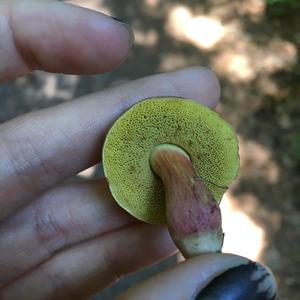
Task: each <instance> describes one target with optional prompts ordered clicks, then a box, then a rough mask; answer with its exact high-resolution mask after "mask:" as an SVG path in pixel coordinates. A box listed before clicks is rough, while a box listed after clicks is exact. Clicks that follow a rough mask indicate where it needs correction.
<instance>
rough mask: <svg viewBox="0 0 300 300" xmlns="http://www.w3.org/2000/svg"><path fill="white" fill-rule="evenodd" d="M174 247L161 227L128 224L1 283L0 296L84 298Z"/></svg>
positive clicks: (150, 262) (11, 299)
mask: <svg viewBox="0 0 300 300" xmlns="http://www.w3.org/2000/svg"><path fill="white" fill-rule="evenodd" d="M166 241H169V242H168V243H166ZM173 249H174V248H173V243H172V242H171V241H170V240H169V237H168V233H167V231H166V230H163V229H162V228H161V227H159V226H155V225H148V224H142V223H140V224H137V225H132V226H128V227H125V228H123V229H122V230H119V231H114V232H111V233H108V234H106V235H104V236H101V237H99V238H97V239H93V240H91V241H88V242H85V243H82V244H80V245H77V246H75V247H73V248H70V249H68V250H65V251H64V252H62V253H58V254H56V255H55V256H54V257H53V258H51V259H50V260H48V261H46V262H44V263H43V264H41V265H40V266H38V267H37V268H36V269H34V270H32V271H31V272H28V273H26V274H25V275H24V276H23V277H21V278H19V279H17V280H15V281H14V282H12V284H10V285H8V286H6V287H4V288H3V289H2V291H0V298H1V296H2V298H1V299H9V300H14V299H16V300H19V299H20V295H22V300H27V299H28V300H40V299H44V300H46V299H49V300H50V299H51V300H52V299H58V300H59V299H64V300H68V299H70V300H71V299H85V297H88V296H90V295H92V294H93V293H95V292H97V291H99V290H100V289H103V288H104V287H107V286H108V285H110V284H112V283H113V282H115V281H116V280H118V279H119V278H120V277H122V276H124V275H126V274H128V273H131V272H133V271H136V270H138V269H139V268H142V267H145V266H147V265H150V264H152V263H154V262H156V261H157V260H158V259H161V258H163V257H164V255H170V253H171V252H172V250H173Z"/></svg>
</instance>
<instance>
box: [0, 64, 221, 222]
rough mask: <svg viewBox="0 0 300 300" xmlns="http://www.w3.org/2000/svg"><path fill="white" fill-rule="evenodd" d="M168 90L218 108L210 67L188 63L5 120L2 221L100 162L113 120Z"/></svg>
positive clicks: (0, 137)
mask: <svg viewBox="0 0 300 300" xmlns="http://www.w3.org/2000/svg"><path fill="white" fill-rule="evenodd" d="M165 95H174V96H180V97H185V98H192V99H195V100H198V101H199V102H202V103H205V104H206V105H209V106H210V107H214V106H215V105H216V104H217V102H218V100H219V95H220V88H219V83H218V81H217V79H216V77H215V75H214V74H213V73H212V72H211V71H209V70H207V69H204V68H198V67H195V68H187V69H183V70H180V71H176V72H171V73H166V74H159V75H154V76H149V77H145V78H142V79H139V80H135V81H132V82H129V83H127V84H124V85H120V86H118V87H114V88H111V89H108V90H106V91H103V92H101V93H97V94H93V95H90V96H87V97H84V98H82V99H79V100H77V101H73V102H68V103H64V104H62V105H59V106H56V107H52V108H49V109H45V110H42V111H39V112H33V113H29V114H27V115H24V116H22V117H19V118H17V119H15V120H12V121H10V122H7V123H5V124H3V125H2V126H1V127H0V157H1V161H0V220H1V219H3V218H5V217H6V216H8V215H9V214H10V213H12V212H13V211H14V210H16V209H17V208H18V207H20V206H21V205H22V204H24V203H25V202H26V201H28V200H30V199H32V197H34V196H35V195H36V194H37V193H40V192H41V191H43V190H45V189H46V188H49V187H51V186H52V185H54V184H56V183H57V182H60V181H61V180H62V179H63V178H66V177H68V176H71V175H74V174H76V173H78V172H80V171H81V170H84V169H86V168H88V167H89V166H91V165H93V164H95V163H96V162H97V161H99V160H100V157H101V146H102V143H103V140H104V137H105V134H106V132H107V129H108V128H109V126H111V124H112V122H113V121H114V120H115V119H116V118H117V117H118V116H119V115H120V114H122V113H123V112H124V111H126V110H127V109H128V108H129V107H130V106H131V105H133V104H134V103H135V102H137V101H139V100H141V99H143V98H147V97H152V96H165ZM24 195H26V197H24Z"/></svg>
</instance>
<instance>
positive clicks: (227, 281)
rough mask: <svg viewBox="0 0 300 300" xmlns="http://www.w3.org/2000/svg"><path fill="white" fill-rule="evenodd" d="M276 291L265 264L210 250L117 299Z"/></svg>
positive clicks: (205, 299) (212, 297) (251, 295)
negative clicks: (211, 252)
mask: <svg viewBox="0 0 300 300" xmlns="http://www.w3.org/2000/svg"><path fill="white" fill-rule="evenodd" d="M275 294H276V284H275V281H274V278H273V276H272V274H271V273H270V271H269V270H267V269H266V268H265V267H263V266H262V265H259V264H257V263H254V262H250V261H249V260H247V259H245V258H242V257H239V256H235V255H225V254H208V255H203V256H199V257H194V258H191V259H188V260H187V261H185V262H184V263H181V264H179V265H177V266H176V267H174V268H172V269H170V270H167V271H165V272H163V273H161V274H159V275H158V276H155V277H153V278H151V279H149V280H147V281H145V282H143V283H142V284H140V285H138V286H135V287H133V288H131V289H129V290H128V291H127V292H125V293H124V294H123V295H122V296H121V297H119V298H117V299H118V300H127V299H130V300H135V299H136V300H139V299H147V300H152V299H153V300H154V299H155V300H159V299H173V300H177V299H178V300H181V299H195V300H197V299H199V300H200V299H201V300H222V299H244V300H248V299H249V300H250V299H251V300H260V299H265V300H271V299H274V297H275Z"/></svg>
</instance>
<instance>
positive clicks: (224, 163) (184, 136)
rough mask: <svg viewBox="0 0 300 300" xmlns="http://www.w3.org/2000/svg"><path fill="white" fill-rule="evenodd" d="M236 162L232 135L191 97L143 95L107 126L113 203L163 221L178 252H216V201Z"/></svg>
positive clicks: (218, 220)
mask: <svg viewBox="0 0 300 300" xmlns="http://www.w3.org/2000/svg"><path fill="white" fill-rule="evenodd" d="M238 168H239V155H238V141H237V138H236V135H235V133H234V132H233V130H232V128H231V127H230V125H229V124H228V123H227V122H225V121H224V120H223V119H222V118H221V117H220V116H219V115H218V114H217V113H216V112H213V111H211V110H210V109H209V108H207V107H206V106H204V105H202V104H199V103H198V102H195V101H193V100H188V99H182V98H176V97H159V98H149V99H145V100H143V101H141V102H139V103H137V104H135V105H134V106H133V107H131V108H130V109H129V110H128V111H127V112H125V113H124V114H123V115H122V116H121V117H120V118H118V120H117V121H116V122H115V123H114V124H113V126H112V127H111V129H110V130H109V132H108V134H107V137H106V140H105V143H104V147H103V169H104V174H105V177H106V178H107V181H108V183H109V187H110V190H111V193H112V195H113V197H114V198H115V200H116V201H117V203H118V204H119V205H120V206H121V207H122V208H124V209H125V210H126V211H127V212H129V213H130V214H132V215H133V216H135V217H136V218H138V219H140V220H142V221H144V222H148V223H152V224H167V226H168V228H169V231H170V234H171V236H172V238H173V240H174V242H175V244H176V245H177V246H178V248H179V250H180V251H181V252H182V254H183V255H184V256H185V257H190V256H194V255H199V254H201V253H208V252H219V251H221V248H222V244H223V231H222V224H221V212H220V208H219V203H220V201H221V198H222V195H223V194H224V192H225V191H226V190H227V189H228V186H229V185H230V184H231V182H232V181H233V180H234V179H235V178H236V176H237V172H238Z"/></svg>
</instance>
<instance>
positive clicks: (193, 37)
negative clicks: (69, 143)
mask: <svg viewBox="0 0 300 300" xmlns="http://www.w3.org/2000/svg"><path fill="white" fill-rule="evenodd" d="M66 2H72V3H74V4H77V5H81V6H85V7H88V8H91V9H95V10H99V11H102V12H104V13H106V14H109V15H112V16H115V17H117V18H119V19H122V20H124V21H125V22H127V23H128V24H130V26H131V27H132V28H133V30H134V33H135V46H134V47H133V49H132V50H131V53H130V56H129V58H128V59H127V61H126V62H125V64H124V65H122V66H121V67H120V68H118V69H117V70H115V71H113V72H110V73H108V74H104V75H97V76H70V75H62V74H59V75H53V74H47V73H43V72H36V73H34V74H32V75H30V76H27V77H24V78H19V79H17V80H15V81H12V82H9V83H6V84H4V85H2V86H1V87H0V122H4V121H6V120H8V119H11V118H13V117H15V116H17V115H20V114H23V113H26V112H28V111H31V110H36V109H40V108H44V107H48V106H51V105H55V104H57V103H61V102H64V101H70V100H72V99H73V98H75V97H78V96H81V95H85V94H87V93H91V92H95V91H99V90H101V89H103V88H105V87H107V86H109V85H112V84H117V83H122V82H125V81H128V80H131V79H135V78H139V77H142V76H145V75H149V74H153V73H157V72H165V71H171V70H175V69H177V68H181V67H186V66H193V65H204V66H209V67H210V68H212V69H213V70H214V71H215V72H216V73H217V75H218V77H219V78H220V80H221V84H222V104H221V105H220V106H219V107H218V111H219V112H220V113H221V114H222V116H223V117H224V118H225V119H226V120H227V121H228V122H230V123H231V124H232V126H233V127H234V128H235V129H236V131H237V133H238V136H239V141H240V156H241V169H240V173H239V178H238V180H237V181H236V182H235V183H234V184H233V185H232V186H231V188H230V191H229V192H228V193H227V194H226V195H225V196H224V198H223V201H222V205H221V206H222V212H223V217H224V231H225V233H226V235H225V245H224V252H231V253H236V254H240V255H243V256H247V257H249V258H251V259H254V260H258V261H260V262H263V263H265V264H267V265H268V266H269V267H270V268H271V269H272V270H273V272H274V273H275V276H276V279H277V282H278V285H279V296H278V299H281V300H298V299H299V295H300V287H299V282H300V201H299V199H298V198H299V195H300V176H299V175H300V84H299V83H300V65H299V46H300V30H299V29H300V17H299V16H300V1H299V0H240V1H235V0H230V1H229V0H228V1H225V0H202V1H196V0H189V1H179V0H178V1H175V0H174V1H173V0H164V1H163V0H139V1H138V0H127V1H120V0H118V1H117V0H82V1H81V0H73V1H66ZM98 172H99V168H98V169H97V167H94V168H90V169H88V170H86V171H84V172H82V173H80V174H79V175H78V176H79V177H82V178H89V177H93V176H96V175H97V174H98ZM180 260H181V257H179V256H175V257H171V258H169V259H168V260H166V261H164V262H162V263H160V264H158V265H155V266H153V267H151V268H149V269H147V270H143V271H141V272H139V273H136V274H133V275H131V276H129V277H127V278H124V279H122V280H121V281H120V282H119V283H117V284H115V285H114V286H113V287H111V288H109V289H106V290H104V291H103V292H102V293H100V294H99V295H98V296H96V297H95V298H94V299H113V297H114V296H116V295H117V294H119V293H120V292H121V291H122V290H124V289H126V288H128V287H129V286H131V285H133V284H135V283H136V282H138V281H141V280H143V279H145V278H147V277H149V276H151V275H153V274H155V273H157V272H159V271H160V270H162V269H164V268H168V267H169V266H171V265H174V264H176V263H177V261H180Z"/></svg>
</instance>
